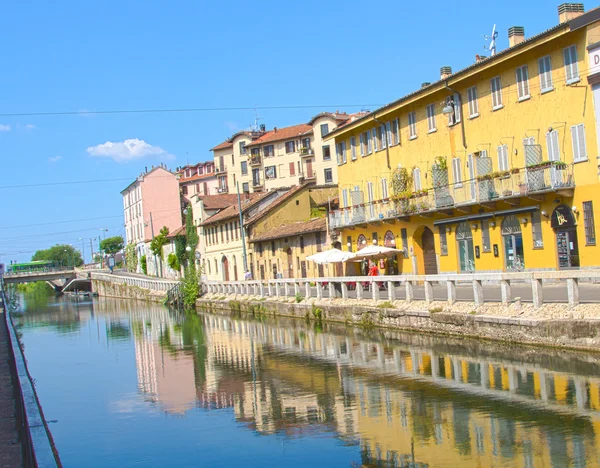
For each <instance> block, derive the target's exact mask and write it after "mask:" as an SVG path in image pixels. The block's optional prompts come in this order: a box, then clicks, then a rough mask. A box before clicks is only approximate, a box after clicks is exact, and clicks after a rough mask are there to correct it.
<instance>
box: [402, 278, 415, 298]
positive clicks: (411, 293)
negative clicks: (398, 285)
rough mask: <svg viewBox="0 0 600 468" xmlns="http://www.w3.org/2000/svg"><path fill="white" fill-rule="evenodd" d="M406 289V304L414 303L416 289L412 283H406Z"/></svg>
mask: <svg viewBox="0 0 600 468" xmlns="http://www.w3.org/2000/svg"><path fill="white" fill-rule="evenodd" d="M404 288H405V289H406V302H408V303H411V302H413V301H414V300H415V288H414V286H413V284H412V281H410V280H408V281H405V282H404Z"/></svg>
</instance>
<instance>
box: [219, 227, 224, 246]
mask: <svg viewBox="0 0 600 468" xmlns="http://www.w3.org/2000/svg"><path fill="white" fill-rule="evenodd" d="M219 230H220V231H221V244H222V243H223V242H225V241H224V240H223V239H224V237H223V225H222V224H221V225H220V226H219Z"/></svg>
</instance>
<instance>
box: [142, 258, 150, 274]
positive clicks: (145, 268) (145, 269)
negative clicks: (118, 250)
mask: <svg viewBox="0 0 600 468" xmlns="http://www.w3.org/2000/svg"><path fill="white" fill-rule="evenodd" d="M140 266H141V267H142V272H143V273H144V274H145V275H147V274H148V261H147V259H146V256H145V255H142V258H140Z"/></svg>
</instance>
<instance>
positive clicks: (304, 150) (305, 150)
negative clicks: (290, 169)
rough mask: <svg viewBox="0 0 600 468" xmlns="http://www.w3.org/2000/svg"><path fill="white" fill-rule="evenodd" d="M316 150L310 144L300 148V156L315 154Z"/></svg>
mask: <svg viewBox="0 0 600 468" xmlns="http://www.w3.org/2000/svg"><path fill="white" fill-rule="evenodd" d="M314 154H315V150H313V149H312V148H311V147H310V146H306V147H302V148H300V156H314Z"/></svg>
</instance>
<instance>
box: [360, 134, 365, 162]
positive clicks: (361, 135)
mask: <svg viewBox="0 0 600 468" xmlns="http://www.w3.org/2000/svg"><path fill="white" fill-rule="evenodd" d="M364 143H365V142H364V139H363V134H362V133H361V134H360V155H361V156H364V155H365V146H364Z"/></svg>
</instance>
